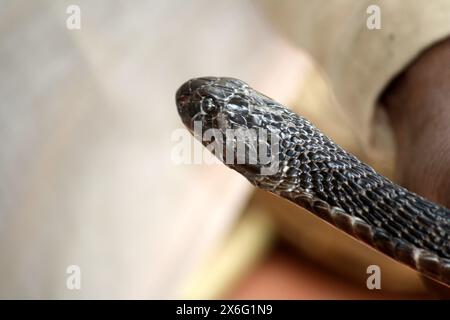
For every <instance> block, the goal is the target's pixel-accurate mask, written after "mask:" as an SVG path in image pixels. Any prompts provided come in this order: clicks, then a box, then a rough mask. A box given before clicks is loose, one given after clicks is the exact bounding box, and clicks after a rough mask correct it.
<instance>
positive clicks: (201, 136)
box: [176, 77, 289, 183]
mask: <svg viewBox="0 0 450 320" xmlns="http://www.w3.org/2000/svg"><path fill="white" fill-rule="evenodd" d="M176 104H177V109H178V113H179V114H180V117H181V119H182V121H183V123H184V124H185V126H186V127H187V128H188V129H189V131H191V133H193V134H194V136H195V137H196V138H197V139H198V140H200V141H201V142H202V143H203V145H205V146H206V147H207V148H209V149H210V151H211V148H210V145H211V140H212V139H211V137H214V139H213V140H214V141H215V143H216V146H215V147H214V152H213V153H214V154H215V155H216V157H218V158H219V160H221V161H222V162H224V163H225V164H226V165H227V166H228V167H230V168H232V169H235V170H237V171H238V172H240V173H242V174H243V175H244V176H245V177H246V178H247V179H249V180H250V181H251V182H252V183H255V180H256V179H257V177H258V176H260V175H261V174H262V173H263V172H264V170H265V169H267V166H268V165H270V164H273V163H272V161H273V160H274V156H278V155H279V154H280V152H279V150H278V148H279V147H280V145H279V144H278V142H279V141H280V139H281V138H282V137H281V134H282V132H281V130H280V125H279V124H280V122H281V121H283V115H285V116H289V114H288V113H286V109H285V108H283V107H282V106H281V105H279V104H278V103H276V102H275V101H273V100H272V99H270V98H268V97H266V96H265V95H263V94H261V93H259V92H257V91H256V90H254V89H252V88H251V87H250V86H249V85H247V84H246V83H245V82H243V81H241V80H238V79H234V78H215V77H203V78H196V79H191V80H189V81H187V82H186V83H184V84H183V85H182V86H181V87H180V88H179V89H178V91H177V93H176ZM217 145H219V146H217ZM277 170H278V168H277ZM277 170H276V172H275V171H274V172H273V173H277V172H278V171H277ZM270 172H272V171H270ZM266 173H267V172H266ZM263 174H265V173H263Z"/></svg>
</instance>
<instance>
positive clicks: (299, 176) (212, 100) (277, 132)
mask: <svg viewBox="0 0 450 320" xmlns="http://www.w3.org/2000/svg"><path fill="white" fill-rule="evenodd" d="M176 103H177V108H178V112H179V114H180V116H181V119H182V121H183V123H184V124H185V125H186V127H187V128H188V129H189V130H190V131H191V132H192V133H194V123H195V121H197V123H199V124H200V127H201V129H202V131H203V132H205V131H207V130H208V129H215V130H216V131H217V132H219V133H220V134H221V135H222V136H223V142H224V143H223V149H222V150H220V151H221V152H217V151H218V150H215V151H216V156H218V157H219V159H220V160H222V161H224V163H225V162H226V165H227V166H228V167H230V168H232V169H234V170H236V171H238V172H239V173H241V174H242V175H244V176H245V177H246V178H247V179H248V180H249V181H250V182H251V183H252V184H253V185H255V186H256V187H258V188H261V189H264V190H267V191H270V192H272V193H275V194H277V195H279V196H281V197H283V198H285V199H287V200H289V201H292V202H294V203H296V204H297V205H299V206H301V207H303V208H306V209H307V210H309V211H310V212H312V213H314V214H315V215H316V216H318V217H320V218H322V219H323V220H325V221H327V222H328V223H330V224H332V225H334V226H335V227H337V228H339V229H341V230H342V231H344V232H346V233H348V234H349V235H351V236H353V237H355V238H357V239H359V240H362V241H363V242H365V243H367V244H368V245H369V246H371V247H373V248H375V249H377V250H379V251H381V252H383V253H385V254H386V255H388V256H390V257H392V258H394V259H395V260H397V261H399V262H401V263H404V264H406V265H408V266H410V267H412V268H414V269H415V270H417V271H418V272H420V273H422V274H424V275H426V276H428V277H430V278H432V279H434V280H436V281H439V282H441V283H444V284H446V285H450V210H449V209H447V208H444V207H442V206H439V205H437V204H435V203H433V202H430V201H428V200H426V199H424V198H423V197H421V196H419V195H417V194H414V193H412V192H410V191H408V190H406V189H405V188H403V187H401V186H399V185H397V184H395V183H393V182H391V181H390V180H388V179H387V178H385V177H384V176H382V175H380V174H378V173H377V172H376V171H375V170H374V169H372V168H371V167H369V166H368V165H366V164H364V163H362V162H361V161H359V160H358V159H357V158H356V157H355V156H353V155H351V154H349V153H348V152H346V151H344V150H343V149H342V148H341V147H339V146H338V145H336V144H335V143H334V142H333V141H331V139H329V138H328V137H326V136H325V135H324V134H322V133H321V132H320V131H319V130H318V129H317V128H316V127H314V126H313V125H312V124H311V123H310V122H309V121H308V120H306V119H305V118H303V117H300V116H298V115H297V114H295V113H293V112H292V111H290V110H288V109H287V108H285V107H284V106H282V105H281V104H279V103H277V102H276V101H274V100H272V99H270V98H268V97H266V96H265V95H263V94H261V93H259V92H257V91H256V90H254V89H252V88H251V87H249V86H248V85H247V84H246V83H244V82H243V81H241V80H237V79H233V78H215V77H205V78H197V79H192V80H189V81H188V82H186V83H184V84H183V85H182V86H181V87H180V88H179V89H178V91H177V93H176ZM229 129H233V130H236V129H241V130H247V131H248V132H250V131H251V130H252V129H253V130H254V131H257V130H261V129H262V130H264V131H265V132H267V135H266V136H263V138H261V137H259V139H260V142H261V141H262V142H263V143H265V145H266V146H267V148H261V149H264V150H268V151H267V153H266V151H264V152H263V153H262V154H264V155H266V156H267V157H271V158H269V159H272V160H273V159H275V160H277V161H278V162H277V165H276V166H275V167H274V168H275V169H274V170H272V171H273V172H270V174H267V173H264V174H263V173H262V172H263V168H268V167H269V165H270V162H267V161H265V162H263V161H262V160H261V161H260V160H259V159H257V161H256V162H255V161H253V162H252V161H251V159H253V158H251V157H250V156H251V150H254V149H255V145H256V144H253V143H252V142H254V141H252V139H243V140H242V137H244V138H245V136H239V135H238V134H236V135H235V136H233V135H229V136H227V130H228V131H229ZM238 131H239V130H238ZM257 132H259V131H257ZM269 136H270V137H271V138H272V139H270V138H269ZM274 137H275V139H274ZM197 138H200V141H201V142H202V143H203V144H204V145H205V146H211V142H212V141H213V140H214V139H215V140H216V142H217V140H220V139H219V138H220V137H218V136H217V135H215V136H214V139H209V140H206V139H204V137H203V138H202V137H201V136H200V137H197ZM240 139H241V140H240ZM225 141H226V143H225ZM240 142H241V143H242V142H243V143H244V145H245V146H247V148H245V150H244V160H245V161H240V162H239V161H233V162H230V161H228V159H229V158H226V160H227V161H225V160H224V159H225V157H224V155H225V154H227V152H231V153H233V155H234V157H235V159H236V158H237V157H238V156H239V155H238V153H239V150H242V149H238V147H237V145H238V144H239V143H240ZM256 146H257V145H256ZM252 148H253V149H252ZM273 150H275V151H273ZM267 157H266V159H267ZM262 158H263V157H261V159H262ZM272 163H275V161H273V162H272Z"/></svg>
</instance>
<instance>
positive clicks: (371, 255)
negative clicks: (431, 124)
mask: <svg viewBox="0 0 450 320" xmlns="http://www.w3.org/2000/svg"><path fill="white" fill-rule="evenodd" d="M374 2H376V3H378V4H380V5H381V6H382V8H383V10H385V11H384V12H385V13H386V14H387V17H391V18H392V20H391V21H397V23H396V24H387V28H386V29H384V31H382V32H380V33H379V34H373V33H368V32H367V30H366V28H365V25H364V23H365V20H364V19H365V17H366V12H365V10H366V7H367V6H368V5H369V4H370V3H371V1H356V0H355V1H353V0H342V1H333V2H326V1H314V2H308V1H303V0H299V1H283V6H281V5H280V6H279V5H278V1H271V0H265V1H254V0H252V1H250V0H239V1H237V0H235V1H221V2H219V1H214V2H213V1H206V0H195V1H181V0H171V1H163V0H148V1H143V0H136V1H124V0H123V1H122V0H120V1H119V0H117V1H106V0H96V1H87V0H85V1H52V0H39V1H32V2H31V1H25V0H15V1H13V0H10V1H9V0H0V7H1V8H2V9H1V11H0V33H1V36H0V70H1V71H2V72H1V76H0V101H2V103H1V104H0V141H1V142H2V150H1V152H0V181H1V182H0V298H53V299H55V298H56V299H62V298H68V299H72V298H73V299H79V298H83V299H89V298H103V299H116V298H124V299H130V298H139V299H149V298H150V299H152V298H153V299H162V298H193V299H197V298H224V297H225V298H289V299H296V298H297V299H300V298H302V299H312V298H331V299H344V298H350V299H353V298H364V299H370V298H418V297H419V298H429V297H431V296H430V295H429V294H428V293H427V291H426V290H425V288H424V286H423V284H422V282H421V279H420V277H419V276H418V275H417V274H416V273H415V272H413V271H411V270H410V269H408V268H406V267H404V266H401V265H400V264H398V263H396V262H393V261H392V260H389V259H387V258H385V257H384V256H382V255H381V254H378V253H375V252H374V251H372V250H370V249H368V248H367V247H365V246H364V245H362V244H360V243H357V242H356V241H354V240H352V239H350V238H348V237H347V236H345V235H343V234H342V233H339V232H337V231H335V230H334V229H332V228H331V227H330V226H328V225H326V224H324V223H322V222H321V221H318V220H317V219H316V218H315V217H313V216H311V215H310V214H308V213H307V212H305V211H304V210H301V209H299V208H297V207H294V206H293V205H290V204H288V203H286V202H284V201H281V200H280V199H278V198H275V197H273V196H270V195H268V194H265V193H261V192H256V193H255V192H254V190H253V188H251V186H250V185H249V184H248V183H247V182H246V181H245V180H244V179H243V178H242V177H240V176H239V175H237V174H235V173H233V172H232V171H231V170H228V169H226V168H225V167H224V166H222V165H206V164H202V165H189V164H177V163H176V162H174V161H173V159H174V154H173V151H174V147H175V146H176V145H177V143H178V141H176V139H174V132H176V131H177V130H179V129H180V128H182V124H181V121H180V120H179V118H178V114H177V112H176V107H175V101H174V94H175V91H176V89H177V88H178V87H179V86H180V85H181V84H182V83H183V82H184V81H186V80H188V79H189V78H192V77H198V76H231V77H236V78H240V79H242V80H245V81H246V82H248V83H249V84H250V85H252V86H253V87H255V88H257V89H258V90H259V91H261V92H264V93H265V94H267V95H268V96H271V97H273V98H274V99H276V100H278V101H280V102H282V103H284V104H286V105H289V106H291V107H292V108H293V109H295V111H297V112H299V113H301V114H303V115H305V116H307V117H308V118H309V119H311V120H312V121H313V122H314V123H315V124H317V125H318V127H319V128H320V129H321V130H323V131H324V132H325V133H327V134H329V135H330V136H332V137H333V139H335V140H336V141H337V142H338V143H340V144H341V145H342V146H344V147H345V148H346V149H348V150H349V151H352V152H354V153H355V154H357V155H358V156H359V157H361V158H362V159H363V160H365V161H367V162H369V163H370V164H371V165H373V166H375V167H376V168H377V169H379V170H381V172H383V173H384V174H386V175H388V176H391V175H392V174H393V172H392V157H393V150H392V148H393V146H392V143H391V140H390V139H391V138H392V137H391V133H390V130H389V128H388V127H386V123H385V120H386V119H385V118H384V116H383V115H382V114H381V115H380V114H377V112H375V111H374V110H375V104H376V101H375V99H376V97H377V94H379V91H380V90H381V89H382V87H384V86H385V85H386V83H387V81H389V80H390V78H391V77H392V76H393V75H394V74H395V73H396V72H398V71H399V70H401V68H402V67H404V66H405V65H406V64H407V63H408V62H409V61H410V60H411V59H413V58H414V57H415V56H416V55H417V53H418V52H419V50H420V49H421V48H423V47H425V46H426V45H428V44H430V43H432V42H433V41H436V40H437V39H439V38H440V37H442V36H443V35H446V34H448V28H449V27H442V28H430V30H433V31H432V32H430V33H429V34H427V33H426V32H422V33H420V36H417V37H411V36H410V35H411V34H416V33H417V30H418V29H420V30H425V29H426V28H424V27H423V26H422V24H423V25H424V26H427V25H430V23H429V21H437V19H435V16H433V14H430V13H433V12H444V13H446V14H447V13H448V12H450V10H447V11H445V10H441V9H440V8H439V3H443V1H440V0H435V2H434V4H435V5H436V6H434V7H433V6H431V7H428V9H427V10H428V11H427V12H428V15H426V14H425V15H424V17H427V18H423V19H422V18H418V17H422V16H421V15H420V14H421V12H425V11H424V10H421V9H420V8H416V9H412V8H409V10H410V11H404V10H403V9H402V8H401V7H400V6H399V4H400V1H397V2H392V1H390V2H389V1H382V0H380V1H374ZM394 3H395V4H394ZM415 3H416V4H419V1H415ZM69 5H78V6H79V7H80V9H81V29H79V30H69V29H68V28H67V27H66V20H67V19H68V17H69V16H70V14H68V13H67V12H66V10H67V7H68V6H69ZM430 8H431V9H430ZM343 13H345V14H343ZM347 14H348V15H347ZM414 14H415V15H416V16H415V21H416V22H418V23H417V24H410V26H412V27H410V28H408V27H405V28H403V27H399V26H403V25H404V24H401V23H402V21H403V20H402V18H399V17H403V18H405V17H406V16H408V17H409V18H411V17H413V18H412V19H413V20H414ZM439 17H440V19H441V20H440V21H441V22H442V21H445V19H444V18H445V17H446V16H445V14H441V15H440V16H439ZM405 19H406V18H405ZM403 22H404V21H403ZM324 23H325V24H327V23H329V24H330V25H329V28H326V29H324V28H323V27H322V25H323V24H324ZM436 25H437V24H436ZM441 25H443V24H442V23H441ZM392 32H398V33H396V34H397V35H398V38H397V39H400V41H399V42H394V43H391V42H389V43H390V45H391V47H390V49H391V50H384V49H383V50H382V49H380V48H385V46H386V45H387V42H386V41H388V40H387V39H390V34H391V33H392ZM377 37H378V38H377ZM377 39H378V40H377ZM380 39H381V40H380ZM383 39H384V40H383ZM402 39H414V41H413V40H411V41H410V42H408V41H402ZM389 41H390V40H389ZM408 44H409V47H408ZM307 52H308V53H307ZM393 52H394V53H395V54H392V53H393ZM378 53H380V54H378ZM386 54H391V55H392V56H389V57H386ZM311 56H313V57H314V58H311ZM361 61H363V62H364V61H366V62H368V63H369V64H368V65H369V67H368V68H363V67H361V66H362V65H363V64H362V63H361ZM386 61H388V62H389V63H387V67H386V68H381V67H380V66H383V65H384V63H385V62H386ZM347 67H348V68H347ZM367 70H369V71H370V72H368V71H367ZM373 70H379V71H378V73H376V72H375V71H373ZM372 71H373V73H372ZM342 73H345V76H342ZM374 74H375V75H376V76H373V75H374ZM370 79H372V80H373V81H370ZM354 84H357V85H358V87H357V88H354ZM331 88H333V89H335V90H334V91H333V90H332V89H331ZM355 92H356V93H355ZM360 106H361V108H359V107H360ZM352 107H353V108H355V109H356V111H355V112H354V111H353V110H351V108H352ZM373 119H377V120H380V121H373ZM378 124H379V125H378ZM373 133H374V135H372V134H373ZM374 137H375V139H373V138H374ZM370 264H377V265H380V266H381V267H382V270H383V279H384V282H383V290H382V291H380V292H370V291H368V289H367V287H366V282H365V281H366V278H367V273H366V267H367V266H368V265H370ZM70 265H76V266H79V267H80V270H81V290H69V289H68V288H67V285H66V281H67V279H68V277H69V274H67V272H66V271H67V268H68V266H70ZM261 284H264V285H261Z"/></svg>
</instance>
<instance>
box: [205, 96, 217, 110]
mask: <svg viewBox="0 0 450 320" xmlns="http://www.w3.org/2000/svg"><path fill="white" fill-rule="evenodd" d="M202 110H203V112H204V113H206V114H211V113H214V112H216V111H217V106H216V104H215V103H214V100H213V99H212V98H205V99H203V101H202Z"/></svg>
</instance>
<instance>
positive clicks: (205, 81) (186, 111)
mask: <svg viewBox="0 0 450 320" xmlns="http://www.w3.org/2000/svg"><path fill="white" fill-rule="evenodd" d="M215 81H217V78H214V77H203V78H195V79H191V80H189V81H187V82H185V83H184V84H183V85H181V87H180V88H179V89H178V90H177V92H176V94H175V100H176V104H177V109H178V113H179V115H180V117H181V120H182V121H183V123H184V124H185V125H186V126H187V127H188V128H189V129H192V122H193V120H195V119H194V118H197V117H198V116H199V115H201V114H205V113H207V112H209V111H211V110H213V108H214V105H213V104H212V103H211V101H210V99H205V98H206V97H204V96H203V95H204V92H202V90H203V91H204V90H205V89H204V88H208V87H209V85H210V84H212V83H214V82H215ZM206 91H207V90H206ZM197 120H199V119H197Z"/></svg>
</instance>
